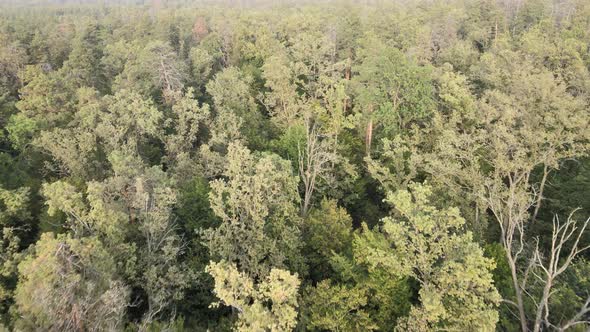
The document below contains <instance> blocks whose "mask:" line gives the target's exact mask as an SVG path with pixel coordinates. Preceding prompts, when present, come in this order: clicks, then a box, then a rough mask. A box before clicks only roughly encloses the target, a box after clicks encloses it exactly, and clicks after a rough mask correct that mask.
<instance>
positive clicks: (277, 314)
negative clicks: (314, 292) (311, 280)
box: [207, 261, 300, 332]
mask: <svg viewBox="0 0 590 332" xmlns="http://www.w3.org/2000/svg"><path fill="white" fill-rule="evenodd" d="M207 272H208V273H209V274H211V276H212V277H213V279H214V280H215V294H216V296H217V297H218V298H219V299H220V300H221V301H220V303H216V304H214V305H219V304H224V305H227V306H230V307H232V308H235V309H236V310H237V311H238V322H237V324H236V329H237V330H238V331H273V332H274V331H277V332H278V331H289V330H293V329H294V328H295V326H296V325H297V307H298V303H297V292H298V290H299V284H300V281H299V279H298V277H297V274H291V273H289V271H285V270H280V269H275V268H273V269H271V270H270V272H269V274H268V275H267V276H265V277H264V278H262V277H261V281H260V282H258V283H256V282H255V281H254V280H253V279H252V278H251V277H249V276H248V274H246V273H243V272H240V271H238V270H237V269H236V267H235V266H234V265H232V264H230V263H227V262H225V261H221V262H219V263H215V262H211V263H209V266H207Z"/></svg>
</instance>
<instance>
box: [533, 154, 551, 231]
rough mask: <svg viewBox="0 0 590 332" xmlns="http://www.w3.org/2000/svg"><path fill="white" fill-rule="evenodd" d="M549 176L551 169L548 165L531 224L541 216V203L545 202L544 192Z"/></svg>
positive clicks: (544, 168) (544, 171)
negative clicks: (538, 215)
mask: <svg viewBox="0 0 590 332" xmlns="http://www.w3.org/2000/svg"><path fill="white" fill-rule="evenodd" d="M548 175H549V168H548V167H547V165H545V166H543V178H542V179H541V185H540V186H539V195H538V196H537V203H536V204H535V212H534V213H533V218H532V219H531V222H533V223H534V222H535V220H537V214H539V209H540V208H541V202H542V201H543V190H544V189H545V183H546V182H547V176H548Z"/></svg>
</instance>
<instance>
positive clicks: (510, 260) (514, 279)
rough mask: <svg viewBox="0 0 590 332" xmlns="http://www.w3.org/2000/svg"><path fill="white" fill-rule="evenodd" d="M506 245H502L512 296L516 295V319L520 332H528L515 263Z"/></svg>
mask: <svg viewBox="0 0 590 332" xmlns="http://www.w3.org/2000/svg"><path fill="white" fill-rule="evenodd" d="M506 245H507V244H506V243H504V246H505V248H504V249H505V250H506V258H507V259H508V265H509V266H510V273H511V274H512V285H513V287H514V294H515V295H516V305H517V306H518V317H519V319H520V328H521V330H522V332H528V327H527V320H526V314H525V311H524V300H523V299H522V289H521V288H520V285H519V284H518V272H517V271H516V262H515V261H514V259H513V257H512V255H511V250H510V249H509V248H508V247H506Z"/></svg>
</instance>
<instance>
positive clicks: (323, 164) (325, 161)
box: [298, 116, 337, 216]
mask: <svg viewBox="0 0 590 332" xmlns="http://www.w3.org/2000/svg"><path fill="white" fill-rule="evenodd" d="M312 122H313V121H312V120H311V119H310V117H309V116H308V117H306V119H305V130H306V135H305V138H306V141H305V146H304V147H303V149H302V148H301V146H298V151H299V175H300V176H301V180H302V181H303V186H304V195H303V202H302V203H301V216H306V215H307V213H308V212H309V208H310V206H311V200H312V196H313V193H314V191H315V189H316V184H317V181H318V179H322V178H323V179H325V178H326V177H327V175H328V174H329V172H330V170H331V169H332V168H333V165H334V163H335V161H336V158H337V155H336V153H334V152H333V149H331V148H330V144H329V140H330V137H327V136H323V135H321V134H320V133H319V131H318V126H317V123H315V122H313V123H312Z"/></svg>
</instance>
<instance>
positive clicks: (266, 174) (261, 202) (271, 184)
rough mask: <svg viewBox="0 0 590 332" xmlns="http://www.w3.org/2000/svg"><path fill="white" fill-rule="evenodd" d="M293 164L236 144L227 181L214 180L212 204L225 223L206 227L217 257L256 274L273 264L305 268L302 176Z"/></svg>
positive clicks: (231, 150)
mask: <svg viewBox="0 0 590 332" xmlns="http://www.w3.org/2000/svg"><path fill="white" fill-rule="evenodd" d="M292 172H293V171H292V169H291V165H290V163H289V162H287V161H285V160H282V159H281V158H280V157H278V156H276V155H272V154H266V155H260V156H257V155H254V154H252V153H251V152H250V150H248V149H247V148H245V147H243V146H241V145H240V144H236V143H232V144H230V146H229V149H228V153H227V163H226V165H225V170H224V172H223V177H224V178H222V179H218V180H214V181H212V182H211V193H210V194H209V195H210V196H209V199H210V202H211V208H212V209H213V212H214V213H215V215H217V217H219V218H220V220H221V223H220V224H219V226H217V227H215V228H209V229H207V230H204V233H203V235H204V237H205V242H206V243H207V246H208V248H209V251H210V253H211V256H212V258H213V259H219V260H222V259H223V260H226V261H228V262H231V263H232V264H233V263H235V264H236V265H237V267H238V268H239V269H240V270H241V271H243V272H244V273H246V274H247V275H249V276H252V277H259V276H264V275H266V274H268V271H269V270H270V269H271V268H272V267H277V268H283V267H289V268H290V269H292V270H294V271H302V270H303V261H302V257H301V254H300V245H301V244H300V240H301V239H300V231H299V229H300V226H301V219H300V218H299V217H298V215H297V208H296V204H297V203H298V201H299V197H298V194H297V177H296V176H294V175H293V173H292Z"/></svg>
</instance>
